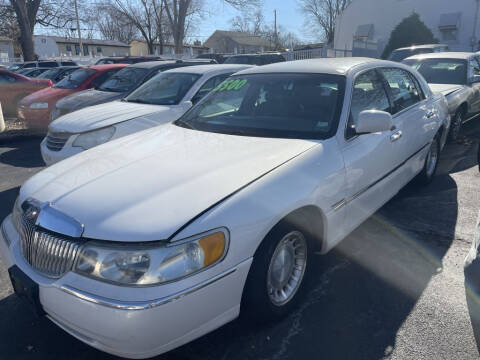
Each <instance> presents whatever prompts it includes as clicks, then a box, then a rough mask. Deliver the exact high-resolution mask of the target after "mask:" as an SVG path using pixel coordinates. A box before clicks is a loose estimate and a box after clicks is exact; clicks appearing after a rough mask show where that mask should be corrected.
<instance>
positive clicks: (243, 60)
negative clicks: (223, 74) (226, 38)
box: [224, 56, 265, 65]
mask: <svg viewBox="0 0 480 360" xmlns="http://www.w3.org/2000/svg"><path fill="white" fill-rule="evenodd" d="M224 64H247V65H264V64H265V62H264V61H263V59H262V58H260V57H259V56H231V57H229V58H228V59H227V60H225V62H224Z"/></svg>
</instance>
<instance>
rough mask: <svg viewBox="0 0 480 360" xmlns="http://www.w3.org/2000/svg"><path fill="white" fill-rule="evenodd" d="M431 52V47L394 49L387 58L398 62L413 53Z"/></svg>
mask: <svg viewBox="0 0 480 360" xmlns="http://www.w3.org/2000/svg"><path fill="white" fill-rule="evenodd" d="M428 53H433V49H428V48H418V49H404V50H395V51H394V52H392V54H391V55H390V57H389V58H388V60H391V61H397V62H400V61H402V60H403V59H406V58H408V57H410V56H413V55H418V54H428Z"/></svg>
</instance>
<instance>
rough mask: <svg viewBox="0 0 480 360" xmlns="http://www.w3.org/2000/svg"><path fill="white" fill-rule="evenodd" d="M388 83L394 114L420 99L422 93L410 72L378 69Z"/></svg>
mask: <svg viewBox="0 0 480 360" xmlns="http://www.w3.org/2000/svg"><path fill="white" fill-rule="evenodd" d="M380 71H381V72H382V73H383V76H384V77H385V80H386V81H387V83H388V87H389V91H390V95H391V97H392V101H393V112H392V114H396V113H398V112H400V111H402V110H404V109H407V108H409V107H410V106H412V105H415V104H416V103H418V102H420V101H422V95H421V93H420V90H419V89H418V88H417V85H416V84H415V83H414V81H413V79H412V78H411V76H410V74H409V73H408V72H407V71H405V70H402V69H395V68H391V69H381V70H380Z"/></svg>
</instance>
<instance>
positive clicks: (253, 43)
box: [203, 30, 275, 54]
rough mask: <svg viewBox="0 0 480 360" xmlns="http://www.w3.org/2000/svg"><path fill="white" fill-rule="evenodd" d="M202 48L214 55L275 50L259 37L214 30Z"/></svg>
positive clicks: (266, 40) (272, 45)
mask: <svg viewBox="0 0 480 360" xmlns="http://www.w3.org/2000/svg"><path fill="white" fill-rule="evenodd" d="M203 46H205V47H207V48H210V51H211V52H212V53H215V54H217V53H220V54H246V53H258V52H264V51H270V50H274V49H275V44H273V43H272V42H271V41H269V40H268V39H265V38H263V37H261V36H256V35H250V34H247V33H243V32H237V31H224V30H216V31H215V32H214V33H213V34H212V35H211V36H210V37H209V38H208V39H207V41H205V43H204V44H203Z"/></svg>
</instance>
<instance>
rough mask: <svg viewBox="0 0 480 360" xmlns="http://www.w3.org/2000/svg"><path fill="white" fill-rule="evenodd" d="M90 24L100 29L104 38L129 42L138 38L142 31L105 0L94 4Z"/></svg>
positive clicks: (89, 19) (89, 17)
mask: <svg viewBox="0 0 480 360" xmlns="http://www.w3.org/2000/svg"><path fill="white" fill-rule="evenodd" d="M88 24H89V25H90V27H92V28H95V29H98V32H99V33H100V34H101V36H102V38H104V39H106V40H117V41H121V42H124V43H127V44H129V43H130V42H131V41H132V40H134V39H136V38H138V36H139V34H140V32H139V31H138V28H137V27H136V26H135V24H133V23H132V21H130V19H129V18H128V17H127V16H125V14H123V13H122V12H121V11H118V9H117V8H116V7H115V6H112V5H111V3H110V2H109V1H103V2H99V3H97V4H95V5H94V6H92V8H91V10H90V13H89V16H88Z"/></svg>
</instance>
